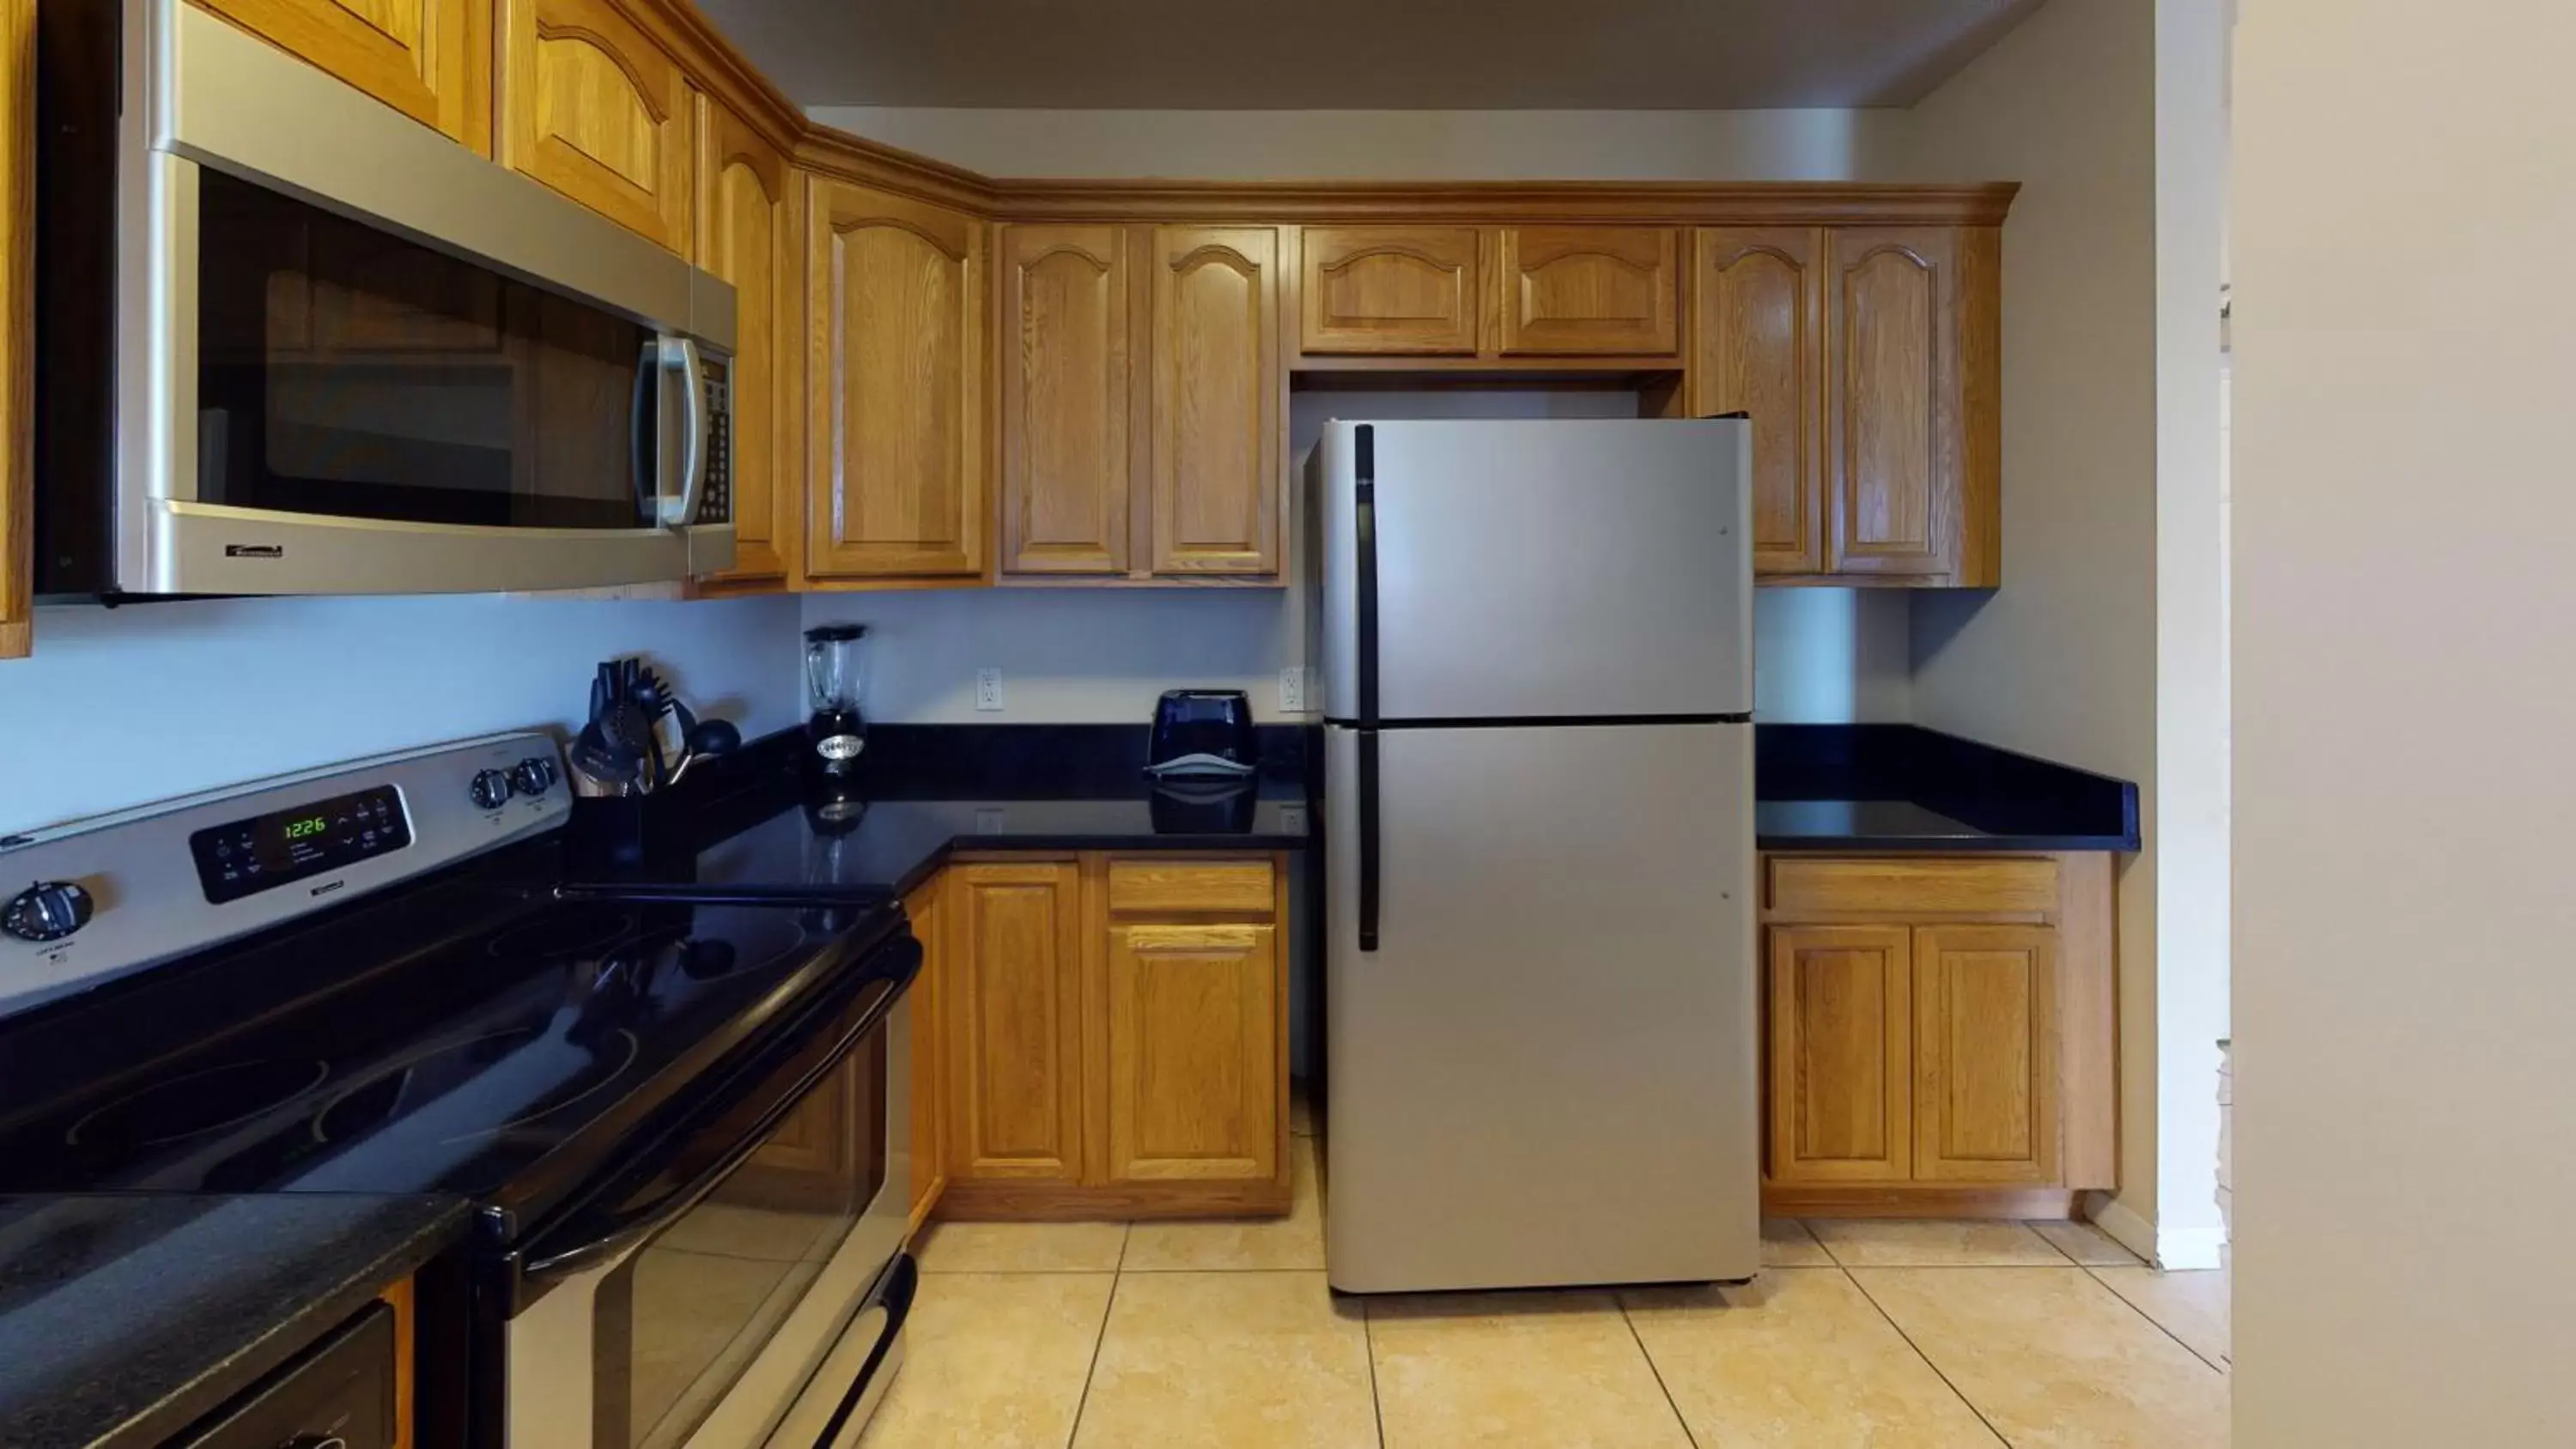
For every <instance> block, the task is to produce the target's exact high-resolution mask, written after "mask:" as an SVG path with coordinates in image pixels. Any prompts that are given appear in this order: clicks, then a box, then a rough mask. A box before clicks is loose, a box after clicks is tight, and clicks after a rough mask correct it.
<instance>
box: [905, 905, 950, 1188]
mask: <svg viewBox="0 0 2576 1449" xmlns="http://www.w3.org/2000/svg"><path fill="white" fill-rule="evenodd" d="M939 901H940V878H939V877H938V876H932V877H931V878H930V879H929V880H928V881H927V882H925V883H924V884H922V885H921V886H919V887H918V888H916V889H915V890H914V891H913V892H912V894H910V895H908V896H905V897H904V898H903V910H904V914H905V915H906V916H909V917H911V919H912V934H913V939H915V940H917V941H919V942H920V943H921V971H920V973H919V974H918V975H916V976H914V977H913V981H912V993H911V998H910V1003H909V1005H910V1013H911V1014H910V1019H909V1024H908V1029H907V1030H906V1032H905V1034H904V1042H903V1047H904V1050H905V1051H906V1052H907V1053H908V1054H909V1055H908V1056H906V1057H904V1058H899V1059H898V1061H897V1064H896V1065H895V1066H894V1067H893V1068H892V1070H895V1071H901V1072H904V1073H906V1075H905V1076H904V1077H903V1078H901V1079H900V1080H904V1081H908V1082H910V1083H911V1084H912V1103H911V1106H912V1111H911V1116H910V1119H909V1126H910V1129H911V1135H910V1136H909V1137H908V1138H907V1139H906V1142H907V1144H908V1146H909V1149H910V1150H909V1152H908V1153H907V1154H906V1161H907V1163H908V1164H909V1166H910V1173H911V1180H910V1182H909V1184H908V1185H907V1192H906V1201H907V1202H908V1203H909V1204H910V1205H911V1206H910V1211H909V1213H908V1216H909V1218H910V1220H911V1223H912V1226H913V1227H915V1228H918V1227H920V1226H921V1224H922V1222H923V1220H924V1219H926V1218H928V1217H929V1216H930V1213H931V1210H932V1209H933V1208H936V1207H937V1206H939V1194H940V1192H941V1191H942V1190H943V1189H945V1188H946V1187H947V1186H948V1152H947V1148H946V1145H945V1143H944V1140H943V1139H944V1134H945V1133H946V1131H947V1120H946V1115H945V1112H944V1111H943V1109H944V1108H945V1106H946V1104H947V1101H948V1094H947V1092H945V1091H943V1090H941V1088H940V1085H939V1084H940V1082H941V1081H943V1080H944V1074H945V1072H946V1070H947V1060H948V1059H947V1055H946V1053H947V1032H946V1029H945V1027H946V1021H947V1017H946V1011H947V1007H948V996H949V992H950V989H951V988H950V987H949V984H948V976H949V972H950V970H951V969H952V965H951V961H950V957H949V953H948V951H947V949H946V946H945V942H946V937H947V931H946V929H945V927H946V922H944V921H943V920H942V919H941V918H940V910H939Z"/></svg>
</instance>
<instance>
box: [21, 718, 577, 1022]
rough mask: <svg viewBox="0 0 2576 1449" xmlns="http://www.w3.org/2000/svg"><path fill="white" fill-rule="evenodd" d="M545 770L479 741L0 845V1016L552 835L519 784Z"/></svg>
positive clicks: (524, 746)
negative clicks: (519, 842) (512, 844)
mask: <svg viewBox="0 0 2576 1449" xmlns="http://www.w3.org/2000/svg"><path fill="white" fill-rule="evenodd" d="M559 758H560V756H559V755H558V754H557V753H556V746H555V742H554V741H553V740H552V739H551V738H549V737H547V736H545V735H542V734H534V733H516V734H505V735H491V736H487V737H485V738H482V739H476V740H467V741H464V742H462V743H459V744H452V745H439V746H434V747H432V748H429V749H425V750H410V751H406V752H404V753H402V754H397V755H380V756H377V757H375V758H374V759H370V760H359V761H353V762H351V763H349V764H346V765H337V766H331V767H327V768H324V769H319V770H308V771H304V772H302V773H300V774H295V775H286V776H280V777H278V778H275V779H270V780H261V781H256V782H254V783H251V784H248V785H240V786H236V787H233V788H231V789H226V790H215V791H210V792H208V793H206V794H203V795H197V796H191V797H189V798H186V799H182V800H172V801H168V802H166V803H163V804H159V805H147V806H144V807H143V808H141V809H137V810H128V811H123V812H121V813H118V814H115V815H105V816H100V817H98V818H97V819H94V820H77V821H73V822H71V823H70V824H67V825H59V826H53V827H50V828H47V829H44V830H37V831H30V832H27V833H25V834H20V835H0V1015H5V1014H7V1013H9V1012H13V1011H16V1010H19V1009H21V1008H23V1007H28V1006H33V1005H36V1004H38V1003H39V1002H43V1001H47V1000H50V999H52V998H54V997H58V996H64V995H68V994H70V993H72V992H75V991H80V990H83V989H85V988H87V987H90V986H94V985H97V984H99V983H101V982H104V981H107V980H109V979H111V978H113V977H116V976H121V975H124V974H125V973H127V972H130V971H136V970H140V969H142V968H144V967H147V966H151V965H154V964H156V963H158V962H161V961H166V960H169V959H170V958H172V957H175V956H181V955H185V954H187V953H189V952H192V951H200V950H203V949H205V948H206V947H208V946H212V945H215V944H217V943H219V942H222V941H227V940H231V939H233V938H234V937H237V936H243V935H247V934H249V933H250V932H253V931H259V930H265V929H267V928H269V927H271V926H276V925H280V924H282V923H284V922H286V921H290V920H293V919H295V918H296V917H298V916H302V915H306V914H309V913H311V912H315V911H322V910H328V909H331V908H332V907H334V906H337V905H340V904H341V903H342V902H345V901H349V900H353V899H355V898H357V897H359V896H362V895H365V894H367V893H368V892H369V891H372V890H375V889H378V888H380V887H384V886H389V885H394V884H397V883H399V882H402V881H405V880H409V879H411V878H412V877H414V876H417V875H421V874H424V873H426V872H428V871H431V870H435V869H437V868H438V867H440V866H443V865H446V864H448V863H450V862H452V861H455V860H459V859H462V858H464V857H466V856H469V855H473V854H476V853H477V852H480V851H485V850H490V849H492V848H494V847H495V846H500V845H504V844H507V843H509V842H511V841H514V840H520V839H524V838H527V837H529V836H533V835H540V834H543V833H544V832H546V831H549V830H553V829H555V828H556V827H558V826H560V825H561V824H562V823H563V821H564V818H565V817H566V816H567V815H569V814H570V813H571V811H572V800H571V797H570V792H569V791H564V790H556V789H544V790H541V791H537V792H529V791H527V790H525V789H523V788H520V781H519V777H520V774H521V772H522V771H524V772H526V775H527V777H528V778H531V779H537V778H545V779H546V780H547V784H548V785H551V784H552V783H553V780H552V778H549V777H551V776H553V773H554V771H555V770H556V769H557V766H556V764H555V761H556V760H557V759H559ZM532 762H534V763H535V764H539V765H542V766H543V769H542V770H539V769H534V768H531V764H532ZM478 781H483V782H484V783H485V788H484V789H482V790H480V791H478V790H477V788H476V784H477V782H478ZM493 783H497V784H498V786H499V788H498V790H493V789H491V788H490V786H491V785H492V784H493ZM478 796H495V797H497V799H496V801H495V803H492V804H488V805H487V804H485V803H483V801H482V800H481V799H480V798H478Z"/></svg>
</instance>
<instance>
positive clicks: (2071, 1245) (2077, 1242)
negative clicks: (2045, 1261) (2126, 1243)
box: [2030, 1222, 2139, 1268]
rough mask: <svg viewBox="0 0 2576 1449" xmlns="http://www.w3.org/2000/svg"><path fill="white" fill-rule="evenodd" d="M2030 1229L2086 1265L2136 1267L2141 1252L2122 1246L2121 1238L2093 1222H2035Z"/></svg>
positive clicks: (2090, 1266) (2092, 1266)
mask: <svg viewBox="0 0 2576 1449" xmlns="http://www.w3.org/2000/svg"><path fill="white" fill-rule="evenodd" d="M2030 1227H2031V1231H2032V1232H2035V1233H2037V1234H2039V1235H2040V1236H2041V1237H2043V1238H2046V1239H2048V1245H2049V1246H2050V1247H2052V1248H2055V1249H2056V1250H2057V1251H2059V1252H2061V1253H2064V1254H2065V1255H2066V1256H2068V1257H2070V1258H2072V1259H2074V1260H2075V1261H2076V1262H2078V1263H2081V1264H2083V1265H2084V1266H2085V1267H2087V1268H2135V1267H2137V1266H2139V1264H2138V1255H2137V1254H2135V1253H2132V1252H2130V1251H2129V1250H2128V1249H2126V1248H2124V1247H2121V1246H2120V1240H2119V1239H2117V1238H2115V1237H2112V1236H2111V1235H2110V1234H2109V1233H2106V1232H2104V1231H2102V1230H2101V1229H2100V1228H2097V1227H2095V1226H2093V1225H2092V1224H2091V1223H2079V1222H2058V1223H2032V1224H2031V1225H2030Z"/></svg>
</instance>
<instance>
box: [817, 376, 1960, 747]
mask: <svg viewBox="0 0 2576 1449" xmlns="http://www.w3.org/2000/svg"><path fill="white" fill-rule="evenodd" d="M1636 415H1637V399H1636V395H1635V394H1634V393H1630V392H1623V391H1617V390H1592V389H1585V390H1575V389H1529V390H1519V389H1500V388H1495V389H1487V388H1476V389H1449V390H1442V391H1424V392H1402V391H1387V390H1383V389H1354V390H1351V391H1325V390H1320V389H1319V390H1313V391H1306V390H1301V391H1298V392H1296V393H1294V394H1292V395H1291V396H1290V399H1289V410H1288V420H1289V447H1290V456H1292V457H1295V458H1298V459H1300V460H1303V459H1304V458H1305V456H1306V454H1307V452H1308V451H1309V450H1311V449H1312V448H1313V447H1314V443H1315V439H1316V438H1317V437H1318V436H1319V435H1320V434H1321V433H1322V431H1323V426H1324V424H1325V422H1326V421H1328V420H1330V419H1334V418H1380V419H1399V418H1534V417H1562V418H1582V417H1592V418H1598V417H1635V416H1636ZM1296 476H1297V477H1298V478H1300V479H1301V480H1302V479H1303V477H1304V476H1305V475H1304V471H1303V469H1302V467H1301V468H1300V470H1299V471H1298V473H1297V475H1296ZM1305 512H1306V511H1305V510H1304V509H1302V508H1301V509H1299V510H1297V517H1296V521H1295V526H1294V527H1293V528H1292V530H1291V535H1292V538H1291V555H1292V558H1294V559H1295V560H1297V561H1299V564H1300V567H1299V569H1298V574H1299V577H1298V578H1297V580H1296V581H1295V582H1293V583H1292V584H1290V585H1289V586H1288V587H1285V588H1280V589H1240V590H1233V589H1224V590H1220V589H1021V588H1003V589H955V590H941V589H928V590H899V591H890V592H886V593H878V594H813V595H808V596H807V598H806V601H805V623H806V625H807V626H809V627H810V626H812V625H815V624H822V623H837V622H843V621H856V622H859V623H864V624H867V625H868V626H869V628H870V639H869V642H870V645H871V647H872V654H871V656H870V660H869V672H870V678H869V683H868V694H869V699H868V706H867V713H868V717H869V718H870V719H874V720H879V721H883V722H887V723H902V724H1004V723H1044V724H1141V723H1143V722H1144V721H1145V720H1147V719H1148V718H1150V717H1151V715H1152V712H1153V707H1154V700H1155V697H1156V696H1158V695H1160V694H1161V693H1162V692H1163V691H1164V690H1166V689H1179V688H1183V687H1192V688H1211V689H1240V690H1243V691H1245V692H1246V693H1247V694H1249V695H1250V696H1251V697H1252V708H1253V714H1254V715H1255V717H1257V718H1259V719H1262V720H1286V719H1298V718H1311V717H1313V714H1314V712H1315V711H1314V710H1311V709H1310V710H1309V711H1308V712H1307V713H1306V714H1304V715H1291V714H1289V713H1287V712H1285V711H1283V710H1281V708H1280V707H1279V671H1280V670H1281V669H1282V668H1288V667H1300V666H1305V665H1308V664H1310V663H1312V662H1313V661H1312V655H1313V652H1314V645H1313V643H1312V642H1311V641H1310V639H1309V638H1308V619H1309V615H1308V608H1307V585H1306V583H1305V581H1304V577H1303V563H1304V561H1306V560H1308V559H1309V558H1310V557H1311V553H1310V550H1309V546H1308V543H1307V539H1306V537H1305V532H1306V529H1307V527H1308V521H1307V519H1306V517H1305ZM1753 618H1754V658H1755V691H1754V703H1755V710H1756V712H1757V714H1758V715H1759V716H1760V717H1761V718H1763V719H1766V720H1774V721H1801V722H1817V723H1842V722H1845V721H1853V720H1869V721H1884V720H1905V719H1909V718H1911V717H1912V716H1911V691H1910V684H1909V674H1908V669H1909V667H1910V661H1909V654H1908V647H1907V635H1908V606H1907V595H1906V594H1905V592H1904V591H1903V590H1901V589H1881V590H1871V589H1764V590H1760V591H1758V592H1757V593H1756V594H1755V595H1754V609H1753ZM981 668H998V669H1000V670H1001V671H1002V702H1003V708H1002V709H1001V710H1000V711H999V712H993V711H979V710H977V709H976V708H975V671H976V670H978V669H981ZM1309 703H1310V704H1312V705H1320V703H1321V702H1320V701H1319V700H1310V701H1309Z"/></svg>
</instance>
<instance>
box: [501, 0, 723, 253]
mask: <svg viewBox="0 0 2576 1449" xmlns="http://www.w3.org/2000/svg"><path fill="white" fill-rule="evenodd" d="M502 17H503V18H502V27H501V75H502V85H501V125H500V131H501V159H502V161H503V162H505V163H507V164H508V165H509V166H510V167H511V168H512V169H513V170H517V171H522V172H525V173H526V174H528V175H530V176H533V177H535V178H536V179H537V180H539V181H542V182H544V183H546V184H547V185H548V186H551V187H553V188H554V189H555V190H557V191H560V192H562V193H563V194H564V195H566V196H569V197H571V198H572V199H573V200H575V201H578V202H580V203H582V204H583V205H585V206H587V207H589V208H590V209H591V210H593V211H596V212H598V213H600V214H601V215H602V216H605V217H607V218H608V219H609V220H611V221H614V222H617V223H618V224H619V225H621V226H624V227H625V228H626V229H627V230H629V231H632V232H635V233H636V234H638V235H640V236H643V237H645V238H647V239H649V240H652V241H655V242H659V243H661V244H662V245H663V246H666V247H668V248H670V249H671V250H672V251H675V252H681V253H686V252H687V251H688V249H689V177H690V171H691V165H690V160H691V156H690V151H691V144H690V137H691V132H692V129H693V126H692V121H691V106H690V101H689V82H688V77H687V76H686V74H684V73H683V72H682V70H681V68H680V63H679V61H678V60H677V59H675V58H674V57H673V56H672V55H671V54H670V52H668V51H666V50H664V49H663V48H662V47H661V45H660V44H658V43H657V42H655V41H654V39H653V38H652V37H651V36H650V35H648V34H646V33H645V32H644V31H643V29H642V28H640V27H638V26H637V25H636V24H635V22H633V21H631V20H629V19H627V18H626V13H625V12H624V11H623V10H621V9H619V8H618V7H617V6H616V5H615V4H614V3H612V0H503V9H502Z"/></svg>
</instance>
